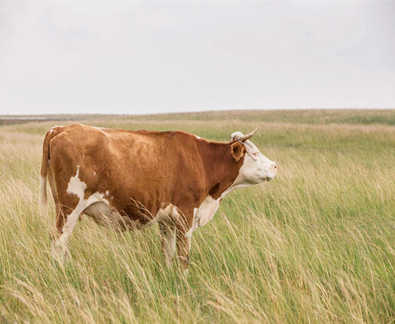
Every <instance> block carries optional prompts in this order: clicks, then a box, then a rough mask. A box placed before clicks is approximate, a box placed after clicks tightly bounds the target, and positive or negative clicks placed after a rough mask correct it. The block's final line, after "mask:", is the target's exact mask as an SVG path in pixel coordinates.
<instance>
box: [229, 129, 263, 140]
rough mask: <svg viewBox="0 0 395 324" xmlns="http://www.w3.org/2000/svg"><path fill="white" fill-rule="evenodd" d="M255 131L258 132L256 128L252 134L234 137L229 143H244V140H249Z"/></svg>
mask: <svg viewBox="0 0 395 324" xmlns="http://www.w3.org/2000/svg"><path fill="white" fill-rule="evenodd" d="M257 130H258V128H255V129H254V130H253V131H252V132H250V133H248V134H246V135H243V136H235V137H234V138H233V140H232V141H231V143H234V142H245V141H246V140H248V139H250V138H251V137H252V135H254V134H255V132H256V131H257Z"/></svg>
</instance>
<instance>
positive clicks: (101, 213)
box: [84, 201, 141, 230]
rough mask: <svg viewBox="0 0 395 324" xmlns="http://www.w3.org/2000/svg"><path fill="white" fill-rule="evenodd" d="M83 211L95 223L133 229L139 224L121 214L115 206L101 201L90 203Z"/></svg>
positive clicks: (120, 228)
mask: <svg viewBox="0 0 395 324" xmlns="http://www.w3.org/2000/svg"><path fill="white" fill-rule="evenodd" d="M84 213H85V214H86V215H88V216H90V217H92V218H93V220H94V221H95V222H96V223H97V224H99V225H103V226H109V227H113V228H115V229H118V230H125V229H134V228H138V227H139V226H140V225H141V224H140V223H139V222H138V221H137V222H136V221H133V220H132V219H131V218H130V217H125V216H122V215H121V214H120V213H119V212H118V211H117V210H116V209H115V208H113V207H110V206H109V205H108V204H107V203H106V202H103V201H100V202H97V203H95V204H93V205H90V206H89V207H88V208H86V209H85V210H84Z"/></svg>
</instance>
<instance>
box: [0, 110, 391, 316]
mask: <svg viewBox="0 0 395 324" xmlns="http://www.w3.org/2000/svg"><path fill="white" fill-rule="evenodd" d="M94 117H95V118H96V119H97V120H93V119H92V117H91V118H90V119H87V120H86V121H85V122H86V123H88V124H94V125H101V126H108V127H119V128H126V129H141V128H146V129H156V130H165V129H182V130H186V131H189V132H193V133H195V134H197V135H199V136H202V137H206V138H210V139H215V140H227V139H228V138H229V135H230V133H232V132H233V131H235V130H241V131H249V130H251V129H253V128H254V127H259V128H260V131H259V133H258V134H257V135H256V136H255V138H254V142H255V143H256V144H257V145H258V147H259V148H260V149H261V151H262V152H263V153H264V154H265V155H267V156H268V157H269V158H271V159H273V160H276V161H277V162H278V164H279V167H280V168H279V174H278V177H277V178H276V179H275V180H274V181H272V182H270V183H267V184H264V185H260V186H255V187H251V188H247V189H239V190H238V191H235V192H233V193H231V194H229V196H227V197H226V198H225V199H224V201H223V203H222V205H221V208H220V209H219V211H218V213H217V215H216V217H215V218H214V220H213V221H212V222H211V223H209V224H208V225H206V226H205V227H202V228H200V229H199V230H198V231H196V232H195V233H194V236H193V241H192V254H191V267H190V271H189V275H188V277H183V276H182V275H180V273H179V272H178V271H177V270H176V269H170V270H168V269H165V268H164V262H163V259H162V256H161V251H160V243H159V235H158V232H159V231H158V228H157V227H156V226H153V227H151V228H147V229H146V230H143V231H139V232H132V233H130V232H127V233H123V234H117V233H114V232H112V231H111V230H109V229H106V228H102V227H99V226H97V225H96V224H94V223H93V222H92V221H91V220H89V219H88V218H86V217H82V221H81V222H79V224H78V225H77V227H76V230H75V232H74V234H73V236H72V239H71V241H70V245H69V247H70V251H71V255H72V260H71V262H69V263H67V264H65V266H64V268H62V267H59V266H58V265H57V264H56V263H55V262H53V260H51V258H50V256H49V244H50V240H49V232H51V231H52V230H53V228H54V219H55V216H54V211H53V208H52V209H51V211H50V214H49V217H48V218H43V217H41V216H40V215H39V211H38V204H37V203H38V188H39V166H40V158H41V141H42V136H43V134H44V133H45V131H46V130H47V129H48V128H49V127H50V126H53V124H54V122H43V123H26V124H23V125H10V126H1V127H0V183H1V186H0V323H1V322H2V321H4V322H10V323H14V322H30V323H109V322H113V323H130V322H139V323H146V322H150V323H176V322H178V323H327V322H334V323H364V322H367V323H394V321H395V273H394V246H395V199H394V197H395V181H394V178H395V126H394V125H395V111H393V110H392V111H378V112H377V111H363V112H362V111H355V112H353V111H299V112H297V111H292V112H257V111H253V112H248V113H242V112H231V113H226V112H221V113H211V114H209V113H201V114H189V115H188V114H177V115H159V116H149V117H145V118H144V117H141V116H140V117H138V118H132V117H122V118H119V117H118V118H116V117H111V118H110V117H103V116H94ZM56 124H62V123H61V122H56ZM136 163H137V162H136ZM131 167H133V165H131ZM125 172H127V170H125ZM52 207H53V204H52Z"/></svg>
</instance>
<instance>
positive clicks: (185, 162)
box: [41, 124, 277, 268]
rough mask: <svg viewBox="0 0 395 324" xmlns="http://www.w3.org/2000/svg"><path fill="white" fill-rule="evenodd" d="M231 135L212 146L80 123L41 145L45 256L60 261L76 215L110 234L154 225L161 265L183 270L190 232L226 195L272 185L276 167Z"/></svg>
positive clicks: (55, 131) (177, 135)
mask: <svg viewBox="0 0 395 324" xmlns="http://www.w3.org/2000/svg"><path fill="white" fill-rule="evenodd" d="M252 135H253V132H252V133H250V134H248V135H245V136H244V135H243V134H242V133H240V132H235V133H233V134H232V135H231V140H230V141H229V142H214V141H209V140H206V139H202V138H199V137H197V136H195V135H192V134H188V133H184V132H180V131H168V132H154V131H145V130H140V131H127V130H118V129H108V128H96V127H91V126H86V125H81V124H74V125H69V126H64V127H53V128H51V129H50V130H49V131H48V132H47V134H46V136H45V139H44V143H43V157H42V164H41V184H42V186H41V188H42V189H41V195H42V197H41V201H42V207H44V208H46V202H47V194H46V191H47V190H46V180H47V178H48V180H49V184H50V187H51V191H52V195H53V197H54V200H55V205H56V227H57V232H58V235H57V239H56V240H55V241H54V242H53V246H52V253H53V255H54V257H56V258H57V259H58V260H60V261H63V258H64V255H65V252H66V250H67V247H66V244H67V241H68V239H69V237H70V235H71V234H72V232H73V229H74V227H75V225H76V223H77V221H78V219H79V217H80V215H81V214H86V215H89V216H91V217H92V218H93V219H94V220H95V221H96V222H97V223H99V224H103V225H110V226H113V227H115V228H117V229H120V230H123V229H129V228H130V229H132V228H139V227H141V226H142V225H146V224H151V223H153V222H158V223H159V227H160V232H161V237H162V249H163V252H164V254H165V257H166V264H168V265H169V264H170V263H171V260H172V258H173V257H174V256H175V254H176V252H177V255H178V257H179V260H180V262H181V264H182V265H183V266H184V267H185V268H186V267H187V265H188V255H189V250H190V245H191V237H192V233H193V231H195V230H196V229H197V228H198V227H200V226H203V225H205V224H207V223H208V222H209V221H210V220H211V219H212V218H213V216H214V214H215V212H216V211H217V209H218V207H219V204H220V201H221V199H222V198H223V197H224V196H225V195H226V194H227V193H229V192H230V191H231V190H233V189H235V188H237V187H241V186H248V185H253V184H258V183H261V182H263V181H266V180H270V179H273V178H274V177H275V175H276V173H277V166H276V163H274V162H273V161H270V160H269V159H267V158H266V157H265V156H264V155H263V154H262V153H261V152H260V151H259V150H258V148H257V147H256V146H255V145H254V144H253V143H252V142H251V141H249V138H250V137H251V136H252Z"/></svg>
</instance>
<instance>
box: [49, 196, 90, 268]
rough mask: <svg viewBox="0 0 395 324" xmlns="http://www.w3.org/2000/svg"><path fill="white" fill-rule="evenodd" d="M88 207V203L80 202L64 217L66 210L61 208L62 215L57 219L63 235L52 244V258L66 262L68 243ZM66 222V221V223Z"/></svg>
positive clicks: (58, 227)
mask: <svg viewBox="0 0 395 324" xmlns="http://www.w3.org/2000/svg"><path fill="white" fill-rule="evenodd" d="M86 207H87V205H86V203H85V202H84V201H82V202H81V201H80V202H79V203H78V204H77V206H75V208H74V209H73V210H72V211H71V213H69V214H68V215H67V216H64V215H63V213H64V208H61V209H60V213H59V214H58V215H57V218H59V217H60V218H59V219H57V224H56V226H57V229H58V231H59V232H60V233H61V234H60V236H59V237H58V238H57V239H56V240H55V241H54V242H53V244H52V256H53V257H54V258H55V259H56V260H58V261H59V262H60V263H63V261H64V256H65V254H66V251H67V242H68V240H69V238H70V236H71V234H72V233H73V230H74V227H75V225H76V224H77V221H78V219H79V217H80V215H81V213H82V212H83V211H84V209H85V208H86ZM64 220H66V221H65V222H64ZM63 222H64V224H63ZM62 225H63V226H62Z"/></svg>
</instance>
